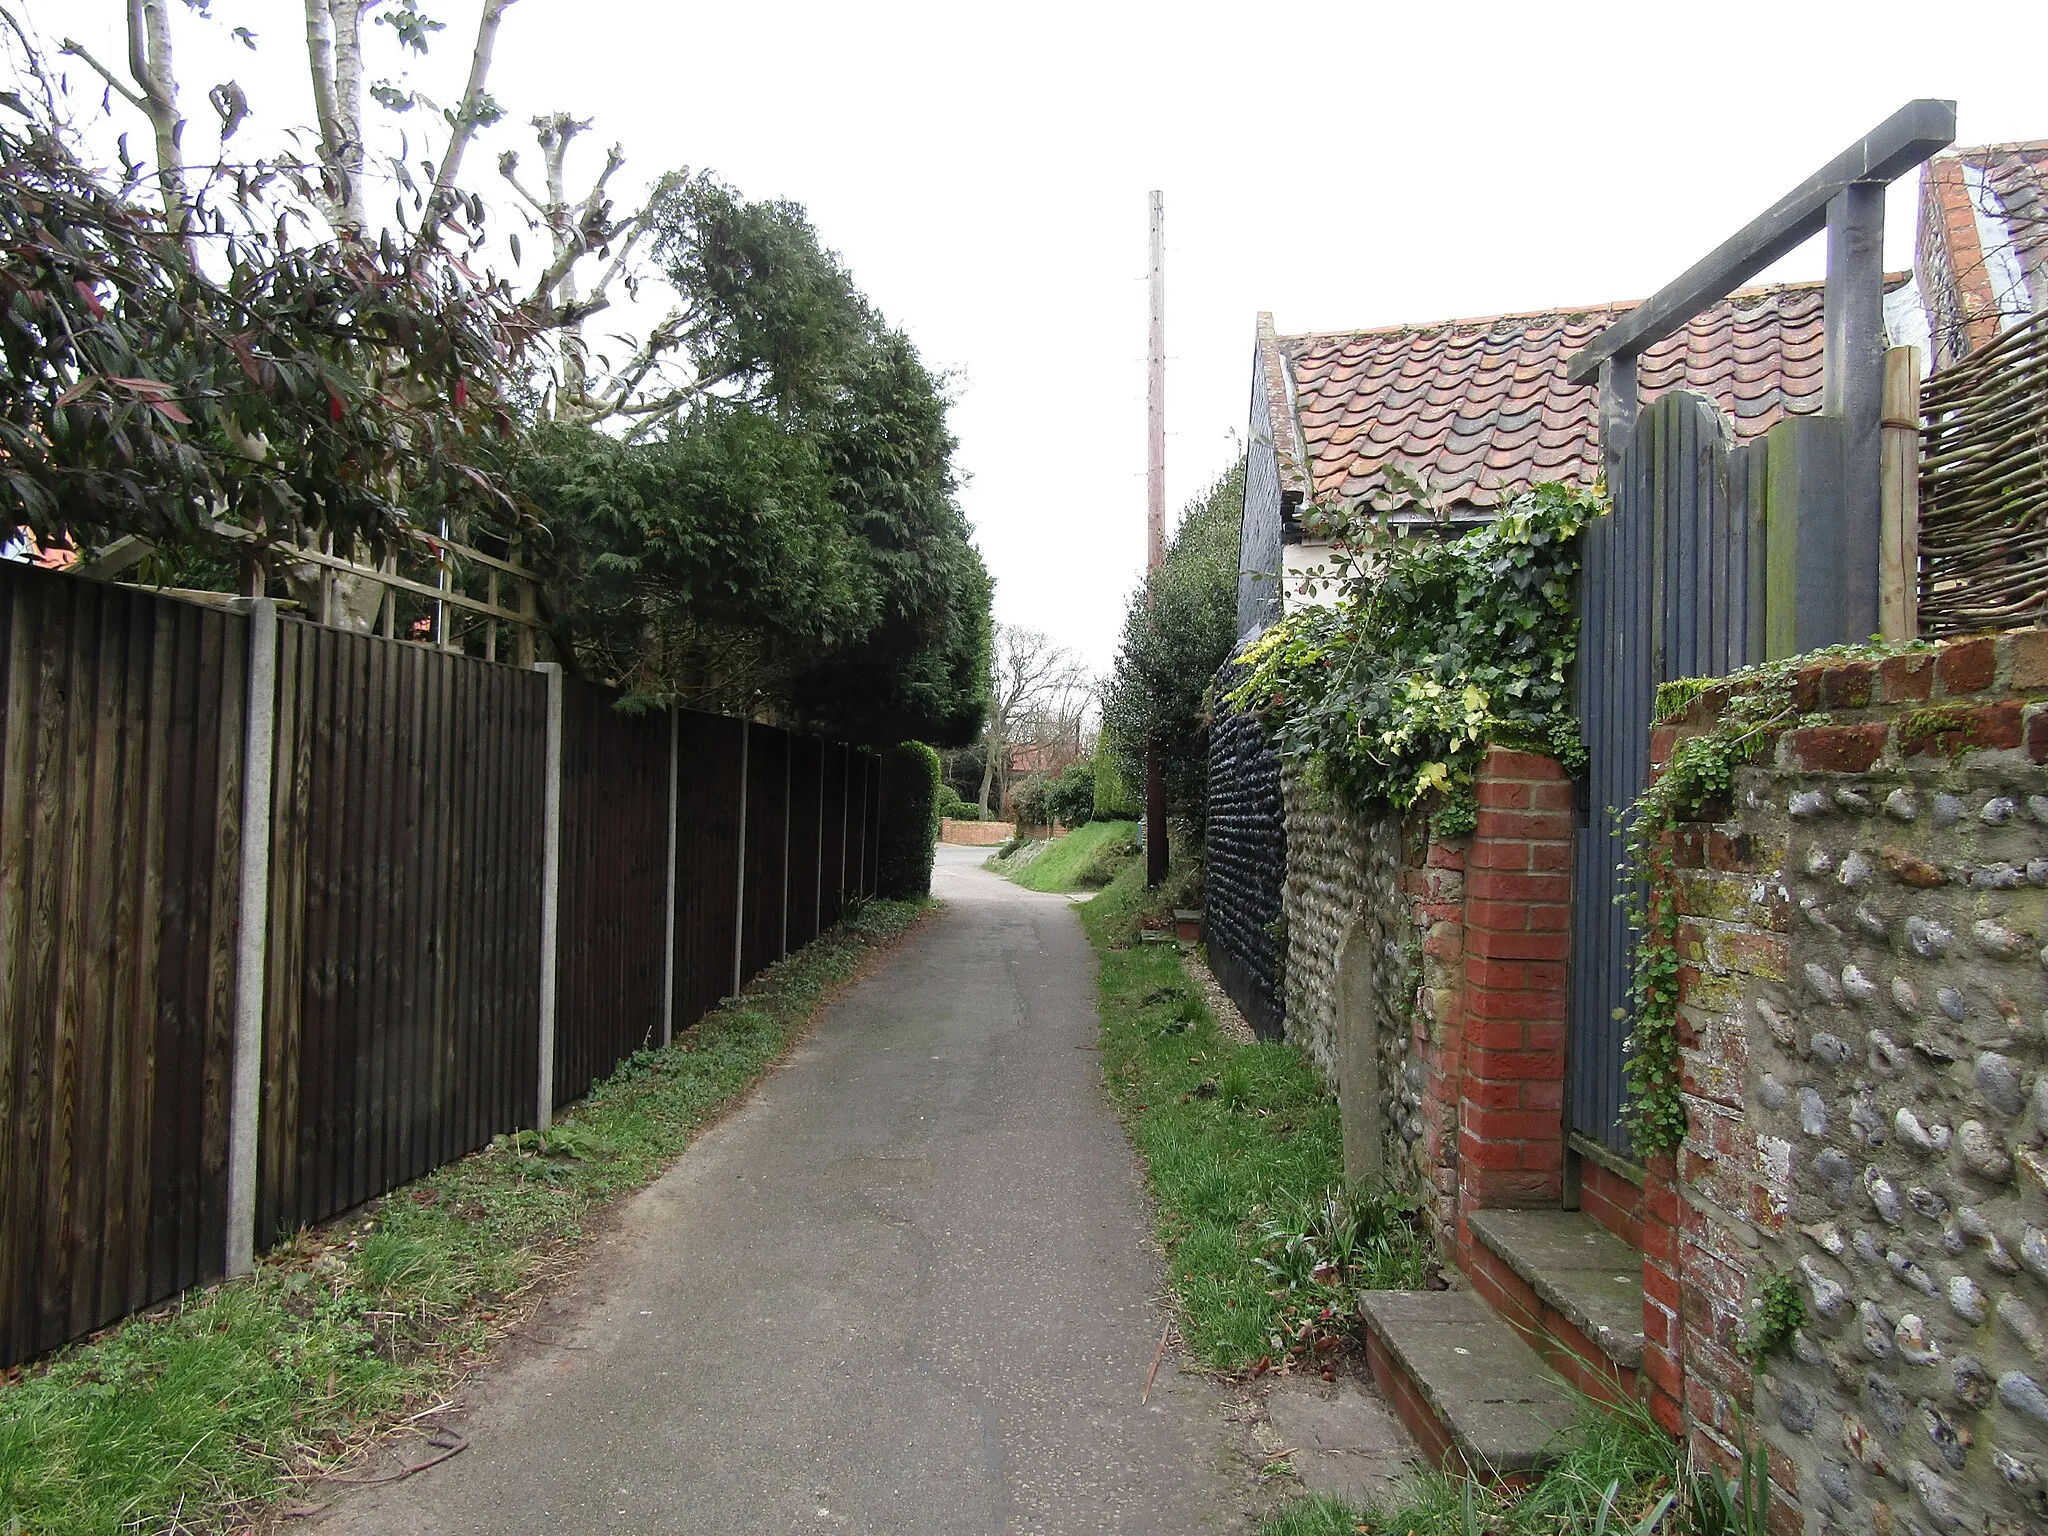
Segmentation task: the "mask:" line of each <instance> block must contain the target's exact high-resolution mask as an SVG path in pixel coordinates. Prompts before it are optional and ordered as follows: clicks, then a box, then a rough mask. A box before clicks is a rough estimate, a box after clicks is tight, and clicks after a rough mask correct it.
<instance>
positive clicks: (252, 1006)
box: [227, 597, 277, 1279]
mask: <svg viewBox="0 0 2048 1536" xmlns="http://www.w3.org/2000/svg"><path fill="white" fill-rule="evenodd" d="M234 608H235V610H236V611H237V612H239V613H241V614H243V615H244V616H245V617H246V619H247V621H248V626H249V703H248V709H247V712H246V713H245V715H244V717H243V719H244V731H243V736H242V826H241V869H240V873H239V884H240V891H239V897H238V900H237V902H236V908H235V922H236V934H235V1043H234V1070H233V1075H232V1076H231V1078H230V1079H229V1084H228V1241H227V1273H228V1278H230V1279H233V1278H234V1277H235V1276H236V1275H246V1274H247V1273H249V1271H250V1270H251V1269H253V1268H254V1267H255V1264H256V1149H257V1144H258V1136H259V1132H260V1130H261V1127H260V1125H259V1123H258V1117H259V1115H260V1114H261V1111H262V1101H263V996H264V990H265V984H266V978H265V976H264V970H265V959H266V954H267V947H268V943H269V939H270V784H271V777H272V774H273V772H274V768H275V759H276V743H277V604H276V603H275V602H273V601H272V600H271V599H269V598H267V597H256V598H243V599H241V600H239V601H238V602H236V603H235V604H234Z"/></svg>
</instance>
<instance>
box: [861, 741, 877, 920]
mask: <svg viewBox="0 0 2048 1536" xmlns="http://www.w3.org/2000/svg"><path fill="white" fill-rule="evenodd" d="M861 761H862V762H863V763H865V764H866V765H867V776H868V777H867V783H868V794H867V803H866V806H865V812H866V816H867V823H866V828H865V834H864V836H863V838H862V843H861V861H860V871H861V886H860V889H861V894H862V895H863V896H873V895H875V894H876V893H877V892H879V891H880V890H881V879H880V877H881V870H882V760H881V758H880V757H878V756H876V755H875V754H874V753H872V752H863V753H862V754H861Z"/></svg>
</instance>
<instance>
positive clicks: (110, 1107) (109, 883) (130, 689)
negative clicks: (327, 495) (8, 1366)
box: [0, 564, 247, 1364]
mask: <svg viewBox="0 0 2048 1536" xmlns="http://www.w3.org/2000/svg"><path fill="white" fill-rule="evenodd" d="M246 656H247V645H246V642H245V638H244V632H243V626H242V623H241V622H240V621H239V620H237V619H235V618H233V617H231V616H229V615H227V614H224V613H218V612H209V611H207V610H205V609H202V608H196V607H191V606H187V605H184V604H178V603H167V602H162V601H158V600H153V599H151V598H148V597H145V596H142V595H141V594H139V593H134V592H128V591H124V590H121V589H119V588H115V587H104V586H97V585H93V584H89V583H85V582H75V581H66V580H63V579H61V578H57V577H51V576H46V575H42V574H40V573H37V572H31V571H28V570H26V569H24V568H21V567H17V566H11V565H5V564H0V848H4V849H5V853H6V856H5V857H4V858H0V1364H5V1363H8V1362H11V1361H14V1360H19V1359H21V1358H23V1357H25V1356H28V1355H33V1354H37V1353H39V1352H41V1351H43V1350H46V1349H49V1348H52V1347H53V1346H55V1345H57V1344H60V1343H62V1342H63V1341H64V1340H65V1339H68V1338H71V1337H73V1336H75V1335H77V1334H80V1333H83V1332H85V1331H87V1330H89V1329H92V1328H95V1327H97V1326H99V1325H101V1324H103V1323H106V1322H108V1321H110V1320H111V1319H113V1318H116V1317H119V1316H121V1315H122V1314H123V1313H126V1312H131V1311H133V1310H135V1309H136V1308H137V1307H141V1306H145V1305H147V1304H148V1303H150V1302H152V1301H155V1300H157V1299H159V1298H161V1297H164V1296H168V1295H171V1294H173V1293H174V1292H176V1291H179V1290H182V1289H183V1288H184V1287H186V1286H189V1285H194V1284H198V1283H201V1282H203V1281H207V1280H211V1279H214V1278H216V1277H218V1276H219V1275H220V1273H221V1270H222V1266H223V1262H224V1255H225V1247H224V1242H225V1234H226V1223H227V1143H228V1079H229V1065H230V1056H231V1052H232V1048H233V1006H234V970H235V950H236V934H237V919H238V912H237V889H238V888H237V884H236V868H237V836H238V833H239V828H240V824H241V795H242V745H241V743H242V735H243V702H244V695H245V691H246V682H245V679H244V674H243V667H244V663H245V659H246Z"/></svg>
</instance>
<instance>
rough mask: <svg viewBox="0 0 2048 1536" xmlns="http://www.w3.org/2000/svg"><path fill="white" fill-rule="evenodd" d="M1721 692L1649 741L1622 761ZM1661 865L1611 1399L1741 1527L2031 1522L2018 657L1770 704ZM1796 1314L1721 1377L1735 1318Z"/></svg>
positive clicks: (2046, 1201)
mask: <svg viewBox="0 0 2048 1536" xmlns="http://www.w3.org/2000/svg"><path fill="white" fill-rule="evenodd" d="M1739 686H1740V685H1739V684H1731V685H1723V686H1722V687H1718V688H1715V689H1713V690H1711V691H1709V692H1708V693H1707V694H1706V695H1704V696H1703V697H1702V698H1700V699H1699V700H1696V701H1695V702H1694V704H1693V706H1692V708H1691V709H1690V711H1689V712H1688V713H1687V714H1686V715H1685V717H1684V718H1683V719H1682V720H1681V721H1680V722H1678V724H1677V725H1676V726H1675V727H1668V728H1665V729H1662V730H1660V731H1659V732H1657V733H1656V735H1655V737H1654V739H1653V742H1652V759H1653V762H1661V761H1664V760H1667V759H1668V757H1669V755H1670V753H1671V751H1672V749H1673V747H1674V745H1675V743H1676V741H1677V740H1679V739H1681V738H1682V737H1683V736H1684V735H1685V734H1687V733H1690V732H1694V731H1698V730H1702V729H1705V728H1708V727H1710V726H1711V725H1713V724H1714V723H1715V722H1716V721H1717V720H1718V719H1719V718H1720V711H1721V710H1723V709H1724V708H1725V707H1726V706H1727V703H1728V700H1729V698H1730V696H1731V690H1732V689H1733V688H1736V687H1739ZM1797 707H1798V708H1799V709H1800V711H1801V712H1802V721H1801V723H1800V724H1799V725H1798V726H1797V727H1796V728H1794V729H1790V730H1787V731H1785V732H1784V733H1783V734H1782V735H1780V736H1779V737H1778V738H1777V740H1776V741H1775V743H1772V744H1771V748H1770V751H1769V753H1768V754H1767V755H1766V757H1765V758H1764V760H1763V761H1762V762H1760V763H1759V764H1757V765H1755V766H1753V767H1750V768H1747V769H1744V770H1742V771H1741V772H1740V773H1739V774H1738V776H1737V779H1736V783H1735V785H1734V788H1733V792H1732V794H1731V796H1730V798H1729V802H1728V803H1726V804H1723V805H1720V806H1716V807H1712V808H1709V809H1708V811H1707V812H1706V814H1705V817H1704V818H1703V819H1702V820H1701V821H1700V822H1698V823H1695V824H1692V825H1688V826H1685V827H1683V828H1681V829H1680V830H1679V831H1678V833H1677V834H1676V836H1675V837H1674V838H1673V841H1672V856H1673V862H1674V865H1675V866H1676V868H1675V870H1674V873H1673V875H1672V879H1673V882H1674V886H1675V890H1676V894H1677V897H1678V903H1679V908H1680V911H1681V914H1682V928H1681V931H1680V935H1679V946H1680V954H1681V960H1682V963H1683V969H1682V972H1681V977H1680V1044H1681V1047H1682V1054H1683V1084H1684V1090H1685V1105H1686V1111H1687V1120H1688V1131H1687V1135H1686V1138H1685V1141H1684V1143H1683V1145H1682V1146H1681V1147H1680V1148H1679V1150H1678V1154H1677V1157H1676V1159H1675V1160H1674V1159H1672V1158H1668V1157H1666V1158H1657V1159H1653V1160H1651V1162H1650V1165H1649V1170H1648V1180H1647V1184H1646V1188H1645V1209H1644V1213H1643V1220H1642V1227H1643V1246H1644V1253H1645V1266H1644V1283H1645V1303H1644V1323H1645V1333H1646V1350H1645V1359H1644V1374H1645V1376H1646V1377H1647V1378H1648V1379H1649V1380H1650V1382H1651V1383H1652V1384H1653V1386H1654V1388H1655V1392H1654V1394H1653V1398H1652V1403H1653V1407H1654V1409H1655V1411H1656V1413H1657V1415H1658V1417H1659V1419H1660V1420H1662V1421H1663V1422H1664V1423H1665V1424H1666V1425H1667V1426H1668V1427H1672V1428H1674V1429H1677V1428H1679V1427H1681V1424H1682V1426H1683V1428H1684V1429H1685V1431H1686V1432H1687V1433H1688V1434H1689V1435H1690V1437H1691V1439H1692V1442H1693V1446H1694V1449H1695V1451H1696V1452H1697V1453H1699V1454H1703V1455H1707V1456H1711V1457H1713V1458H1715V1459H1717V1460H1720V1461H1722V1462H1724V1463H1726V1462H1728V1461H1731V1460H1732V1459H1733V1458H1734V1457H1735V1455H1736V1454H1737V1448H1738V1446H1739V1444H1740V1441H1741V1437H1742V1436H1743V1435H1744V1433H1745V1432H1747V1433H1749V1434H1751V1435H1755V1436H1757V1437H1758V1438H1760V1439H1761V1440H1762V1441H1763V1442H1764V1443H1765V1445H1766V1446H1767V1447H1768V1453H1769V1458H1770V1467H1771V1478H1772V1483H1773V1489H1774V1493H1773V1497H1774V1501H1775V1503H1776V1506H1777V1507H1776V1509H1775V1511H1774V1521H1773V1527H1774V1529H1786V1530H1796V1529H1799V1528H1800V1527H1801V1526H1803V1527H1804V1528H1805V1529H1807V1530H1812V1531H1824V1530H1834V1529H1842V1530H1857V1531H1862V1530H1871V1529H1875V1530H1878V1531H1898V1532H1912V1531H1927V1532H1934V1531H1963V1530H1967V1531H1976V1532H2018V1531H2021V1530H2039V1529H2042V1528H2043V1524H2044V1522H2048V1154H2044V1149H2043V1147H2042V1143H2043V1142H2044V1140H2048V1043H2044V1038H2043V1030H2044V1025H2048V1011H2044V1010H2048V948H2044V947H2043V941H2044V939H2048V889H2044V887H2048V798H2044V797H2048V773H2044V771H2043V764H2044V763H2048V633H2044V632H2042V631H2038V630H2035V631H2021V632H2018V633H2014V634H2009V635H2005V636H2001V637H1998V638H1997V639H1996V640H1993V639H1975V640H1967V641H1961V642H1957V643H1954V644H1950V645H1948V646H1945V647H1943V648H1942V649H1941V650H1940V651H1939V652H1936V653H1932V654H1917V655H1904V656H1898V657H1894V658H1891V659H1888V660H1885V661H1883V662H1880V663H1876V664H1872V663H1868V662H1833V663H1823V664H1819V665H1816V666H1814V667H1811V668H1809V669H1807V670H1806V671H1804V672H1802V673H1801V674H1800V675H1799V679H1798V698H1797ZM1772 1275H1789V1276H1791V1277H1793V1278H1794V1279H1795V1280H1796V1282H1797V1284H1798V1286H1799V1289H1800V1291H1801V1292H1802V1294H1803V1295H1804V1297H1805V1299H1806V1301H1807V1305H1808V1308H1809V1310H1810V1313H1811V1323H1810V1325H1809V1327H1808V1328H1807V1329H1806V1330H1805V1331H1804V1332H1803V1333H1802V1334H1801V1335H1800V1336H1799V1337H1798V1338H1797V1339H1796V1340H1795V1342H1794V1345H1793V1348H1792V1349H1791V1350H1790V1351H1789V1352H1788V1353H1784V1354H1780V1355H1778V1356H1775V1357H1773V1358H1771V1359H1769V1360H1767V1361H1766V1362H1764V1363H1763V1364H1762V1365H1761V1366H1760V1367H1759V1368H1758V1369H1757V1370H1756V1371H1755V1372H1754V1374H1752V1372H1751V1370H1750V1368H1749V1366H1748V1365H1747V1364H1746V1363H1745V1362H1744V1360H1743V1359H1742V1358H1741V1357H1740V1356H1739V1355H1738V1354H1737V1352H1736V1344H1737V1342H1738V1340H1739V1339H1740V1338H1741V1337H1742V1333H1743V1328H1744V1326H1745V1321H1746V1319H1747V1317H1748V1316H1749V1308H1750V1305H1751V1302H1752V1300H1753V1298H1754V1297H1755V1296H1756V1294H1757V1292H1758V1288H1759V1287H1760V1286H1761V1285H1762V1284H1763V1283H1764V1282H1765V1280H1766V1279H1767V1277H1769V1276H1772Z"/></svg>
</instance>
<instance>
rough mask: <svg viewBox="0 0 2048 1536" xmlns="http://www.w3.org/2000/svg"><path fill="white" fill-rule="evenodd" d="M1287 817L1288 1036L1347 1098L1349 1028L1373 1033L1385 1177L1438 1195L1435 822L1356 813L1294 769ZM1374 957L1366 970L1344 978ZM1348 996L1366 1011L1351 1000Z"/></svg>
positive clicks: (1288, 782)
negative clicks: (1428, 1010)
mask: <svg viewBox="0 0 2048 1536" xmlns="http://www.w3.org/2000/svg"><path fill="white" fill-rule="evenodd" d="M1282 793H1283V798H1284V801H1285V805H1286V820H1287V884H1286V893H1285V898H1284V904H1283V910H1284V913H1285V923H1286V932H1287V959H1286V965H1285V968H1284V969H1285V978H1286V990H1285V995H1286V1004H1287V1006H1286V1023H1287V1038H1288V1039H1289V1040H1290V1041H1292V1042H1293V1043H1294V1044H1295V1045H1296V1046H1298V1047H1299V1048H1300V1049H1301V1050H1302V1051H1304V1052H1305V1053H1307V1055H1308V1056H1309V1057H1310V1058H1311V1059H1312V1060H1313V1061H1314V1062H1315V1063H1316V1065H1317V1067H1318V1068H1319V1069H1320V1070H1321V1071H1322V1073H1323V1077H1324V1079H1325V1081H1327V1082H1328V1083H1329V1084H1330V1086H1331V1088H1332V1090H1333V1091H1336V1092H1337V1093H1339V1095H1340V1096H1341V1095H1342V1093H1343V1089H1344V1084H1343V1081H1342V1078H1343V1070H1342V1064H1343V1062H1344V1060H1345V1056H1346V1041H1345V1033H1346V1031H1348V1030H1356V1029H1364V1030H1366V1031H1369V1032H1370V1034H1371V1036H1372V1056H1373V1059H1374V1061H1375V1064H1376V1066H1375V1071H1374V1074H1373V1075H1374V1078H1375V1081H1376V1087H1377V1095H1376V1096H1377V1100H1378V1103H1377V1121H1378V1126H1379V1129H1380V1136H1381V1153H1380V1171H1381V1176H1382V1177H1383V1178H1385V1179H1386V1181H1387V1182H1388V1183H1389V1184H1390V1185H1392V1186H1393V1187H1395V1188H1397V1189H1400V1190H1403V1191H1405V1192H1407V1193H1411V1194H1414V1195H1417V1196H1428V1195H1430V1194H1431V1193H1432V1192H1433V1191H1434V1188H1435V1184H1436V1181H1435V1179H1434V1178H1433V1177H1432V1175H1431V1173H1430V1172H1429V1171H1426V1170H1424V1169H1423V1168H1421V1167H1420V1166H1419V1165H1418V1161H1417V1156H1416V1152H1415V1149H1416V1147H1417V1146H1418V1144H1419V1143H1420V1142H1421V1140H1422V1139H1423V1132H1424V1122H1423V1114H1422V1088H1423V1074H1422V1068H1421V1063H1420V1062H1419V1061H1417V1060H1416V1058H1415V1053H1414V1050H1413V1036H1414V1024H1415V1010H1416V1007H1417V991H1418V987H1419V985H1420V983H1421V980H1422V977H1421V965H1420V962H1421V942H1422V934H1421V933H1420V932H1419V931H1418V930H1417V927H1416V921H1417V909H1416V902H1415V899H1414V896H1413V894H1412V891H1411V887H1412V886H1413V884H1414V876H1415V874H1416V872H1417V871H1419V870H1420V869H1421V868H1422V865H1423V860H1424V857H1425V854H1426V848H1427V830H1426V828H1425V826H1424V824H1423V823H1422V821H1421V819H1420V818H1419V817H1413V818H1408V819H1405V820H1404V818H1402V817H1401V816H1399V815H1397V814H1394V813H1391V812H1389V813H1386V814H1383V815H1379V816H1373V817H1356V816H1353V815H1351V814H1349V813H1347V812H1346V811H1344V810H1342V809H1341V808H1340V807H1338V806H1337V805H1335V804H1334V803H1333V802H1332V801H1330V799H1329V798H1328V797H1327V796H1324V795H1322V794H1321V793H1319V792H1318V791H1316V790H1315V789H1313V788H1312V787H1310V786H1308V785H1306V784H1304V783H1302V782H1301V781H1300V780H1299V779H1298V778H1297V777H1296V776H1295V775H1293V774H1292V773H1288V774H1285V775H1283V779H1282ZM1340 962H1341V963H1342V964H1343V965H1354V964H1363V965H1365V966H1366V967H1367V968H1368V970H1367V974H1366V976H1365V977H1364V978H1362V979H1361V978H1358V977H1351V978H1348V979H1347V978H1346V977H1344V976H1342V975H1340ZM1345 998H1348V999H1349V1000H1350V1001H1351V1002H1352V1004H1353V1005H1354V1008H1355V1009H1356V1010H1357V1011H1356V1012H1354V1013H1352V1014H1351V1015H1350V1016H1348V1017H1347V1016H1346V1011H1345V1010H1344V1009H1343V1008H1342V1007H1341V1006H1340V1003H1341V1001H1342V1000H1343V999H1345Z"/></svg>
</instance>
